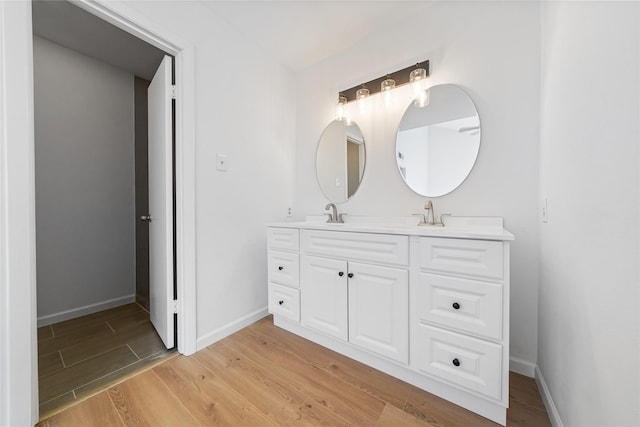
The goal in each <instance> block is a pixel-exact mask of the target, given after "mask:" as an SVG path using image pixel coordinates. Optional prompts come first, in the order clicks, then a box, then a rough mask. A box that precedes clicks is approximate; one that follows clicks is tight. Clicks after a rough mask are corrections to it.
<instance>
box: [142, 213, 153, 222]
mask: <svg viewBox="0 0 640 427" xmlns="http://www.w3.org/2000/svg"><path fill="white" fill-rule="evenodd" d="M152 220H153V219H152V218H151V215H142V216H141V217H140V221H148V222H151V221H152Z"/></svg>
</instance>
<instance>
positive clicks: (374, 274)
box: [348, 262, 409, 363]
mask: <svg viewBox="0 0 640 427" xmlns="http://www.w3.org/2000/svg"><path fill="white" fill-rule="evenodd" d="M348 276H349V341H350V342H351V343H352V344H355V345H357V346H359V347H362V348H364V349H367V350H370V351H373V352H375V353H377V354H380V355H382V356H386V357H388V358H390V359H393V360H397V361H399V362H402V363H408V362H409V344H408V343H409V279H408V277H409V274H408V271H407V270H403V269H399V268H388V267H380V266H376V265H370V264H360V263H356V262H350V263H349V274H348Z"/></svg>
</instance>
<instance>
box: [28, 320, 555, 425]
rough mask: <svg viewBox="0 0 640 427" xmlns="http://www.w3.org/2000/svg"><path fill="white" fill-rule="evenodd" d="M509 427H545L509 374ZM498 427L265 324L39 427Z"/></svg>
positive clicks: (540, 412) (529, 396) (531, 390)
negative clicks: (293, 426)
mask: <svg viewBox="0 0 640 427" xmlns="http://www.w3.org/2000/svg"><path fill="white" fill-rule="evenodd" d="M510 381H511V387H510V388H511V391H510V401H511V404H510V408H509V411H508V421H507V425H508V426H512V427H526V426H535V427H545V426H550V423H549V419H548V417H547V414H546V411H545V409H544V405H543V403H542V400H541V398H540V395H539V393H538V389H537V387H536V384H535V382H534V381H533V380H532V379H530V378H526V377H523V376H521V375H518V374H514V373H512V374H511V377H510ZM107 425H108V426H147V425H148V426H192V425H193V426H211V425H216V426H217V425H227V426H289V425H298V426H299V425H324V426H328V425H331V426H333V425H336V426H337V425H340V426H375V427H398V426H409V427H412V426H416V427H417V426H422V427H427V426H431V427H463V426H464V427H469V426H496V425H497V424H495V423H493V422H491V421H489V420H487V419H485V418H482V417H480V416H478V415H476V414H473V413H472V412H469V411H467V410H465V409H462V408H460V407H458V406H456V405H453V404H452V403H449V402H447V401H445V400H443V399H440V398H438V397H436V396H434V395H432V394H429V393H427V392H425V391H422V390H420V389H418V388H416V387H413V386H411V385H409V384H406V383H404V382H402V381H400V380H397V379H395V378H393V377H390V376H388V375H386V374H383V373H381V372H379V371H376V370H375V369H372V368H369V367H368V366H365V365H363V364H361V363H358V362H355V361H353V360H351V359H349V358H347V357H344V356H342V355H340V354H338V353H335V352H332V351H330V350H327V349H325V348H323V347H321V346H318V345H316V344H314V343H311V342H309V341H307V340H305V339H303V338H300V337H298V336H296V335H293V334H290V333H288V332H286V331H284V330H281V329H279V328H277V327H275V326H273V323H272V318H271V317H270V316H269V317H266V318H264V319H262V320H260V321H258V322H256V323H254V324H253V325H251V326H249V327H247V328H245V329H243V330H241V331H239V332H237V333H235V334H233V335H231V336H229V337H227V338H225V339H223V340H221V341H219V342H217V343H215V344H213V345H211V346H209V347H208V348H206V349H204V350H202V351H200V352H198V353H196V354H195V355H193V356H191V357H184V356H177V357H174V358H171V359H169V360H167V361H165V362H163V363H161V364H159V365H156V366H155V367H153V368H151V369H148V370H146V371H144V372H142V373H140V374H138V375H135V376H134V377H131V378H129V379H127V380H125V381H123V382H122V383H120V384H118V385H115V386H113V387H111V388H109V389H108V390H106V391H104V392H101V393H99V394H97V395H96V396H94V397H92V398H89V399H87V400H85V401H83V402H81V403H79V404H77V405H75V406H73V407H71V408H68V409H67V410H65V411H63V412H61V413H59V414H57V415H55V416H53V417H51V418H49V419H47V420H44V421H42V422H41V423H40V424H39V426H41V427H53V426H83V427H84V426H107Z"/></svg>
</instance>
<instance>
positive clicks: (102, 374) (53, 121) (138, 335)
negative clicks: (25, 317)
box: [33, 2, 175, 416]
mask: <svg viewBox="0 0 640 427" xmlns="http://www.w3.org/2000/svg"><path fill="white" fill-rule="evenodd" d="M87 20H89V21H91V22H90V23H87ZM33 23H34V25H33V28H34V86H35V89H34V95H35V101H34V106H35V108H34V109H35V139H36V141H35V142H36V144H35V145H36V149H35V160H36V161H35V163H36V224H37V225H36V227H37V255H38V311H39V318H38V323H39V325H42V327H41V328H39V329H38V348H39V352H38V353H39V360H38V362H39V363H38V364H39V382H40V387H39V391H40V393H39V394H40V411H41V414H42V415H43V416H46V415H47V414H48V413H51V411H55V410H56V409H57V408H60V407H61V406H64V405H66V404H68V403H71V402H73V401H75V400H76V399H79V398H81V397H82V396H84V395H87V394H90V393H91V392H93V391H94V390H95V388H96V387H100V386H104V385H107V384H108V383H110V382H112V381H114V380H116V379H117V377H119V376H121V375H124V374H127V373H130V372H131V371H132V370H133V369H136V368H139V367H143V366H145V365H146V364H147V363H149V362H152V361H154V360H155V359H157V358H158V357H161V356H163V355H166V351H164V347H163V346H162V341H160V340H159V339H158V337H157V336H156V334H155V332H154V331H153V327H152V326H151V323H149V317H150V316H149V311H148V309H149V303H148V301H149V284H148V280H147V282H146V283H145V280H144V271H145V270H147V271H148V249H147V253H146V254H145V253H144V251H143V250H138V248H139V247H143V248H144V247H145V246H146V247H147V248H148V246H149V245H148V242H144V241H141V240H142V239H134V232H133V229H134V228H135V229H136V230H138V231H139V230H141V229H145V228H146V229H147V231H148V227H149V225H150V224H148V223H146V222H141V221H140V220H139V219H140V218H141V216H142V217H144V216H145V215H146V216H148V215H149V211H148V207H147V210H146V212H143V215H137V213H138V210H139V209H144V206H142V207H140V206H136V208H135V209H134V194H133V193H134V191H132V189H133V187H134V186H133V178H134V173H133V171H134V169H136V168H135V167H134V162H135V163H138V166H139V168H140V169H142V170H137V171H136V175H138V177H140V175H143V174H146V172H147V168H146V165H144V166H143V163H144V162H145V161H144V160H143V161H140V160H142V159H135V160H134V157H135V156H134V145H135V146H136V150H135V152H137V153H138V154H142V152H143V151H146V147H144V146H145V145H146V144H143V142H145V141H142V140H143V139H146V136H144V135H143V136H142V137H139V138H138V139H139V141H136V143H135V144H134V141H133V138H132V136H133V130H134V127H135V128H136V130H140V128H146V126H147V125H146V111H147V109H146V97H143V96H137V97H136V96H135V95H136V94H137V95H141V94H140V93H139V92H140V91H136V90H134V83H137V86H138V87H140V86H145V85H146V86H148V81H147V80H144V79H142V78H136V77H137V75H138V74H144V73H145V72H146V73H148V74H146V75H145V77H149V78H151V77H152V76H153V72H155V70H154V69H153V67H154V66H155V67H156V68H157V66H158V65H159V62H160V60H162V59H163V58H164V57H165V54H164V52H162V51H160V50H159V49H157V48H154V47H152V46H149V45H146V43H144V42H142V41H141V40H137V39H136V40H137V41H132V40H131V39H132V38H133V37H132V36H131V35H129V34H128V33H124V32H122V31H121V30H118V29H116V28H115V27H112V26H110V25H109V24H107V23H106V22H104V21H101V20H100V19H99V18H96V17H94V16H93V15H91V14H88V13H87V12H85V11H83V10H82V9H79V8H77V7H76V6H74V5H72V4H71V3H67V2H37V3H34V5H33ZM74 25H75V26H76V27H78V26H79V27H81V28H90V29H91V32H90V34H80V35H78V34H74V32H73V28H76V27H74ZM109 32H112V33H113V32H115V34H116V35H114V34H112V33H109ZM95 33H98V34H99V38H100V39H101V40H104V39H105V38H106V39H107V40H110V44H115V45H118V46H119V48H118V49H117V50H118V53H119V54H121V55H120V57H118V56H117V55H115V54H114V52H113V51H109V50H108V49H107V51H106V53H104V54H103V51H104V50H105V49H104V48H103V47H101V46H100V44H99V43H95V40H94V42H93V43H92V39H91V36H92V35H94V36H95ZM118 37H120V39H119V38H118ZM123 37H124V38H125V39H126V40H124V41H123V40H122V38H123ZM60 43H64V45H62V44H60ZM136 44H137V45H138V46H137V49H134V48H135V47H136ZM123 46H127V48H128V49H129V51H131V50H134V54H135V55H133V56H135V57H136V58H141V59H142V61H138V62H136V61H133V63H132V64H129V63H126V61H127V59H128V57H127V55H126V52H122V51H123V50H126V49H124V48H123ZM123 53H124V56H122V54H123ZM114 55H115V56H114ZM130 56H131V55H130ZM122 58H124V59H122ZM156 58H157V59H158V60H156ZM129 60H130V58H129ZM119 61H120V62H119ZM125 67H126V68H125ZM145 67H146V68H145ZM149 69H150V71H147V70H149ZM145 82H146V83H145ZM144 89H145V90H146V87H145V88H144ZM134 99H136V100H137V101H138V103H137V104H136V108H134V105H133V104H134V102H133V101H134ZM142 104H144V105H142ZM143 107H145V108H143ZM134 110H135V111H136V112H138V114H137V115H136V116H135V120H134V114H133V112H134ZM134 121H135V124H136V126H134ZM139 133H142V132H139ZM145 154H146V153H145ZM141 157H146V155H145V156H141ZM169 167H170V168H171V166H169ZM169 176H172V173H171V171H169ZM140 181H142V180H140V179H138V180H137V182H136V185H135V188H136V190H135V193H136V194H138V195H140V194H144V193H145V192H147V191H146V190H147V188H146V187H147V186H146V185H144V183H142V185H141V182H140ZM168 192H169V194H167V195H166V196H165V197H166V198H168V199H170V200H171V201H173V200H174V196H173V188H170V189H169V190H168ZM138 199H140V197H138ZM147 200H148V198H147ZM170 210H171V211H173V206H172V207H171V209H170ZM134 211H135V214H134ZM171 217H172V218H173V215H172V216H171ZM170 225H171V227H172V228H173V226H174V224H173V222H171V224H170ZM137 234H138V235H140V234H141V233H137ZM142 234H144V233H142ZM170 234H171V235H172V237H173V235H174V234H175V233H174V232H173V230H172V231H170ZM147 238H148V233H147ZM136 240H137V241H136ZM134 246H136V249H135V251H134ZM173 249H174V248H173V245H172V247H171V250H172V251H173ZM134 252H136V253H137V254H138V255H139V256H138V257H137V258H135V259H134V257H133V254H134ZM145 255H146V256H145ZM168 262H170V263H171V265H170V266H169V265H167V268H166V269H169V270H171V271H173V270H174V268H173V265H174V259H173V256H171V259H170V260H169V261H168ZM136 267H137V268H136ZM134 269H135V270H136V271H137V272H136V273H135V274H134V272H133V270H134ZM166 269H165V270H166ZM171 276H172V277H171V278H170V279H171V282H172V284H173V283H174V281H173V279H174V277H173V274H172V275H171ZM134 278H135V279H136V280H135V281H134ZM138 278H141V280H140V283H139V282H138V280H137V279H138ZM147 278H148V275H147ZM133 283H135V284H136V285H139V286H136V288H137V289H136V290H135V291H132V289H131V288H132V286H131V285H132V284H133ZM171 291H172V292H171V293H172V295H173V289H172V290H171ZM134 295H135V296H136V299H137V300H138V302H139V303H140V304H137V303H133V298H134ZM172 299H173V298H172ZM145 303H146V304H145ZM144 305H146V310H145V309H144ZM78 316H80V317H78ZM171 321H172V322H173V321H174V316H173V314H171ZM172 338H173V334H172ZM158 343H159V344H158ZM169 346H173V345H169Z"/></svg>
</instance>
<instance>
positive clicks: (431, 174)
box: [396, 84, 480, 197]
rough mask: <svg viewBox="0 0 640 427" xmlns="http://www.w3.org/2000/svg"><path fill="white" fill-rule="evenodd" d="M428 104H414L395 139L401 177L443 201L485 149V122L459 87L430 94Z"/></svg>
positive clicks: (442, 87)
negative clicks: (482, 130) (482, 134)
mask: <svg viewBox="0 0 640 427" xmlns="http://www.w3.org/2000/svg"><path fill="white" fill-rule="evenodd" d="M427 92H428V103H427V104H426V105H424V106H422V107H420V106H419V105H416V104H415V103H413V102H412V103H411V104H410V105H409V107H408V108H407V111H406V112H405V113H404V116H402V120H401V121H400V126H399V127H398V135H397V137H396V161H397V163H398V170H399V171H400V175H402V178H403V179H404V182H406V183H407V185H408V186H409V188H411V189H412V190H413V191H415V192H416V193H418V194H420V195H422V196H426V197H438V196H443V195H445V194H448V193H450V192H452V191H453V190H455V189H456V188H457V187H458V186H459V185H460V184H462V182H463V181H464V180H465V179H466V178H467V176H468V175H469V173H470V172H471V169H473V165H474V164H475V162H476V158H477V157H478V151H479V150H480V118H479V117H478V112H477V111H476V107H475V105H473V101H472V100H471V98H469V96H468V95H467V94H466V93H465V92H464V91H463V90H462V89H460V88H459V87H457V86H455V85H449V84H446V85H437V86H433V87H431V88H430V89H428V90H427Z"/></svg>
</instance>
